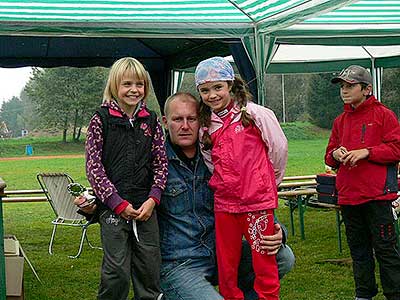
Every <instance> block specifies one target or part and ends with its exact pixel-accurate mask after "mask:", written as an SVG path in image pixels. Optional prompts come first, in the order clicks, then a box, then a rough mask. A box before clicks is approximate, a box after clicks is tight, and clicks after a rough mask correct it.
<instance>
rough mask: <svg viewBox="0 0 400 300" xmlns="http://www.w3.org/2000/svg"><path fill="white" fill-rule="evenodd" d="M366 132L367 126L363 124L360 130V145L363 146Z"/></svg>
mask: <svg viewBox="0 0 400 300" xmlns="http://www.w3.org/2000/svg"><path fill="white" fill-rule="evenodd" d="M366 130H367V126H365V124H362V128H361V143H362V144H364V143H365V131H366Z"/></svg>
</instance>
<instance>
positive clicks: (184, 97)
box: [164, 92, 200, 117]
mask: <svg viewBox="0 0 400 300" xmlns="http://www.w3.org/2000/svg"><path fill="white" fill-rule="evenodd" d="M177 98H179V101H182V102H193V103H196V109H197V111H198V110H199V106H200V103H199V101H198V100H197V99H196V97H195V96H193V95H192V94H191V93H186V92H177V93H175V94H172V95H171V96H169V97H168V98H167V100H165V104H164V115H165V116H166V117H167V116H168V114H169V106H170V103H171V102H172V101H174V100H175V99H177Z"/></svg>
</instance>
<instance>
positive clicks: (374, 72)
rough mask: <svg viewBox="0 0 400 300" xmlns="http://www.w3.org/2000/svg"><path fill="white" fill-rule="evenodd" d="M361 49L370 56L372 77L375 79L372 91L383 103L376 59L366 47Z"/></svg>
mask: <svg viewBox="0 0 400 300" xmlns="http://www.w3.org/2000/svg"><path fill="white" fill-rule="evenodd" d="M361 48H362V49H363V50H364V51H365V52H366V53H367V54H368V56H369V57H370V59H371V75H372V79H373V86H372V91H373V94H374V95H375V97H376V98H377V99H378V100H379V101H381V100H380V99H381V80H380V78H379V77H380V74H378V72H379V71H378V70H377V69H376V67H375V57H374V56H373V55H372V54H371V53H370V52H369V51H368V50H367V48H365V46H361ZM379 73H380V72H379Z"/></svg>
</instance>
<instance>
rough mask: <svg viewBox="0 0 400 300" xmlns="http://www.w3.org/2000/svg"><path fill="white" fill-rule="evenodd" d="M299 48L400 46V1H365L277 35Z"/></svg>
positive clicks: (311, 19)
mask: <svg viewBox="0 0 400 300" xmlns="http://www.w3.org/2000/svg"><path fill="white" fill-rule="evenodd" d="M274 34H275V35H276V36H277V37H278V41H284V40H285V41H286V42H290V43H296V44H304V43H306V44H326V45H329V44H331V45H334V44H336V45H395V44H399V43H400V39H399V36H400V1H399V0H361V1H357V2H355V3H352V4H350V5H348V6H344V7H341V8H339V9H336V10H333V11H330V12H328V13H324V14H320V15H319V16H316V17H314V18H309V19H307V20H305V21H303V22H300V23H297V24H294V25H292V26H288V27H287V28H284V29H282V30H278V31H277V32H275V33H274Z"/></svg>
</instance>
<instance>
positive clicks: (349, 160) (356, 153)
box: [342, 148, 369, 167]
mask: <svg viewBox="0 0 400 300" xmlns="http://www.w3.org/2000/svg"><path fill="white" fill-rule="evenodd" d="M368 156H369V150H368V149H366V148H364V149H358V150H351V151H349V152H347V153H346V154H345V155H343V158H342V159H343V164H344V165H346V164H350V166H352V167H353V166H355V164H356V163H357V162H358V161H359V160H361V159H364V158H367V157H368Z"/></svg>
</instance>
